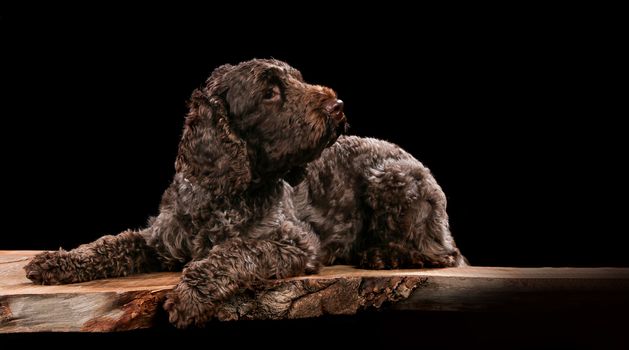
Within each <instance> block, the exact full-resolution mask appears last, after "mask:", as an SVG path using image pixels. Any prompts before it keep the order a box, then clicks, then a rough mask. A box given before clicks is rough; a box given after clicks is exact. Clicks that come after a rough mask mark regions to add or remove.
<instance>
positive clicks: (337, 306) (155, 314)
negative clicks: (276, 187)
mask: <svg viewBox="0 0 629 350" xmlns="http://www.w3.org/2000/svg"><path fill="white" fill-rule="evenodd" d="M35 253H37V252H32V251H29V252H24V251H0V333H12V332H40V331H58V332H64V331H81V332H112V331H125V330H132V329H140V328H148V327H153V326H155V325H159V324H166V315H165V313H164V312H163V311H162V309H161V305H162V303H163V299H164V297H165V295H166V292H167V291H168V290H170V289H171V288H172V287H173V286H174V285H175V284H176V282H177V279H178V274H176V273H158V274H149V275H138V276H132V277H128V278H119V279H108V280H101V281H92V282H87V283H80V284H75V285H66V286H35V285H33V284H32V283H30V281H28V280H27V279H26V278H25V277H24V273H23V270H22V267H23V266H24V265H25V264H26V263H27V262H28V260H29V258H30V257H32V255H34V254H35ZM627 295H629V269H625V268H585V269H578V268H527V269H517V268H490V267H485V268H483V267H480V268H479V267H474V268H459V269H437V270H395V271H366V270H357V269H353V268H351V267H347V266H335V267H329V268H326V269H324V270H323V271H322V273H321V274H319V275H314V276H302V277H297V278H292V279H286V280H279V281H273V282H271V285H270V286H269V287H268V288H267V289H265V290H262V291H258V292H255V293H254V292H246V293H242V294H240V295H238V296H236V297H234V298H233V299H231V300H230V301H229V302H227V303H225V304H224V305H223V306H222V307H221V309H220V310H219V312H218V319H219V320H238V319H246V320H253V319H294V318H305V317H318V316H321V315H326V314H329V315H339V314H343V315H351V314H355V313H357V312H359V311H361V310H364V309H378V308H381V307H384V306H388V308H389V309H395V310H415V311H416V310H424V311H444V310H445V311H474V310H504V309H507V310H528V309H539V308H540V307H546V308H548V307H554V308H565V307H583V306H584V305H586V306H593V307H599V306H600V307H603V306H605V305H614V306H621V307H626V306H627Z"/></svg>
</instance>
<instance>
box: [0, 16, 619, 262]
mask: <svg viewBox="0 0 629 350" xmlns="http://www.w3.org/2000/svg"><path fill="white" fill-rule="evenodd" d="M234 10H235V9H234ZM405 11H406V10H405V9H398V10H396V11H395V12H394V13H393V12H388V11H385V12H382V13H378V16H377V17H374V16H376V13H371V16H372V17H367V16H358V15H357V14H354V18H353V19H352V20H353V21H354V20H355V21H356V22H355V23H349V22H348V23H340V22H339V23H335V22H334V21H328V20H315V19H305V18H303V19H301V18H293V19H292V20H291V19H289V18H291V17H288V16H285V15H282V16H281V20H279V18H280V15H279V14H278V15H277V16H278V18H275V17H273V16H270V17H268V18H267V17H258V16H256V17H246V18H242V19H241V20H239V21H231V20H229V19H228V18H215V16H214V15H212V16H210V17H211V19H208V18H207V16H206V14H204V13H201V11H200V10H199V11H197V10H194V9H190V10H189V11H186V12H181V13H177V12H169V11H165V10H162V11H154V12H150V11H147V12H133V13H126V12H120V11H116V12H107V11H95V10H92V11H86V12H85V13H83V14H82V15H74V14H71V12H67V13H63V12H61V13H54V14H52V13H51V14H45V13H44V14H39V15H37V16H35V15H32V14H28V15H24V14H21V15H16V16H13V15H5V16H4V17H3V18H2V25H3V36H4V38H3V46H4V48H3V52H4V53H3V56H4V59H3V60H4V61H5V63H4V64H3V70H4V71H5V72H4V73H3V75H4V77H5V79H3V80H4V81H5V82H8V86H7V89H6V90H5V91H7V92H6V93H5V96H7V98H6V99H3V100H4V101H3V109H4V111H3V112H2V124H3V128H2V129H3V136H4V137H3V147H2V152H3V155H2V156H3V159H4V164H3V171H2V172H3V176H4V177H5V180H4V181H3V185H4V191H3V198H4V205H5V208H4V209H3V217H4V220H5V222H6V227H11V229H5V232H3V234H2V236H1V238H0V239H1V241H0V248H2V249H57V248H59V247H60V246H61V247H64V248H66V249H67V248H72V247H74V246H76V245H78V244H80V243H84V242H89V241H91V240H94V239H96V238H97V237H99V236H100V235H103V234H114V233H117V232H120V231H122V230H124V229H127V228H139V227H141V226H142V225H144V223H145V221H146V219H147V218H148V216H150V215H154V214H156V213H157V207H158V204H159V200H160V196H161V193H162V192H163V190H164V189H165V188H166V186H167V185H168V183H169V181H170V180H171V178H172V176H173V174H174V169H173V163H174V157H175V154H176V150H177V143H178V139H179V137H180V133H181V128H182V121H183V116H184V114H185V112H186V108H185V101H186V99H187V98H188V97H189V95H190V93H191V91H192V90H193V89H194V88H196V87H198V86H200V85H201V84H202V83H203V82H204V80H205V78H206V77H207V76H208V75H209V74H210V73H211V71H212V70H213V69H214V68H215V67H217V66H218V65H220V64H223V63H238V62H240V61H242V60H247V59H250V58H253V57H258V58H264V57H274V58H277V59H281V60H285V61H287V62H289V63H290V64H291V65H293V66H295V67H296V68H298V69H300V70H301V71H302V73H303V75H304V77H305V79H306V80H307V81H310V82H314V83H318V84H322V85H327V86H330V87H332V88H334V89H335V90H336V91H337V92H338V94H339V97H340V98H341V99H343V100H344V101H345V105H346V115H347V116H348V119H349V121H350V124H351V126H352V128H351V131H350V132H351V133H352V134H356V135H361V136H371V137H377V138H382V139H385V140H389V141H392V142H394V143H397V144H399V145H400V146H402V147H403V148H405V149H406V150H408V151H409V152H411V153H412V154H413V155H415V157H416V158H418V159H419V160H421V161H422V162H423V163H424V164H425V165H426V166H428V167H429V168H430V169H431V170H432V171H433V173H434V175H435V177H436V178H437V180H438V181H439V182H440V184H441V185H442V187H443V188H444V190H445V192H446V194H447V196H448V200H449V212H450V217H451V226H452V231H453V234H454V236H455V238H456V240H457V242H458V244H459V246H460V248H461V250H462V251H463V253H464V254H465V255H466V256H467V257H468V258H469V260H470V261H471V263H472V264H474V265H503V266H601V265H629V257H628V254H624V253H623V252H624V247H623V245H622V244H621V241H622V240H623V238H624V235H625V233H626V229H624V228H623V227H622V226H621V225H620V222H621V220H622V219H623V215H624V210H623V209H621V208H624V199H623V196H624V193H625V188H624V186H621V181H620V180H622V179H624V178H625V177H626V171H625V170H623V169H622V168H623V167H624V164H623V163H624V160H625V158H626V157H625V152H623V151H622V149H623V146H624V143H625V142H624V134H625V133H624V128H621V127H620V126H619V125H618V124H619V121H620V118H621V114H620V112H619V111H618V110H616V108H615V104H617V103H618V100H619V99H620V92H619V91H617V90H616V88H615V86H616V83H617V82H620V81H621V78H620V76H619V74H620V72H619V70H620V68H621V65H620V61H621V57H620V56H619V55H620V48H619V46H618V45H617V44H616V43H615V42H614V39H613V37H612V36H611V35H612V34H613V31H614V28H613V26H611V25H609V26H608V27H606V26H601V24H600V23H590V22H588V21H581V22H579V21H576V22H570V21H569V20H565V21H564V20H562V21H557V20H556V18H552V17H550V18H544V17H543V16H533V17H527V16H524V17H522V18H518V17H514V16H505V17H504V18H500V17H492V16H489V17H487V16H486V17H478V16H467V15H466V14H459V16H454V15H452V14H443V15H442V16H441V17H434V18H432V17H430V16H427V15H425V14H421V15H420V16H419V17H417V18H413V15H412V13H408V12H405ZM409 11H410V10H409ZM375 12H378V10H375ZM404 13H406V15H404ZM216 15H217V16H218V14H216ZM564 17H566V18H569V16H564ZM335 24H338V26H335ZM237 27H238V28H241V29H242V30H243V32H242V33H239V32H238V31H237V29H236V28H237ZM618 200H619V201H620V203H616V201H618Z"/></svg>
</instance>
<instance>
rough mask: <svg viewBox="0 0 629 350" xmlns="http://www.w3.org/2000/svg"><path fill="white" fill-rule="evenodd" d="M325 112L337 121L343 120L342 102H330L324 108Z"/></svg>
mask: <svg viewBox="0 0 629 350" xmlns="http://www.w3.org/2000/svg"><path fill="white" fill-rule="evenodd" d="M325 111H326V112H327V113H328V114H329V115H330V117H332V118H334V119H335V120H337V121H340V120H342V119H343V101H341V100H334V101H330V102H329V103H328V104H327V105H326V106H325Z"/></svg>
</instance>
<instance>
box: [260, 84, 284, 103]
mask: <svg viewBox="0 0 629 350" xmlns="http://www.w3.org/2000/svg"><path fill="white" fill-rule="evenodd" d="M280 96H281V93H280V87H279V86H277V85H274V86H273V87H272V88H269V89H267V90H266V91H265V92H264V96H263V97H262V98H264V99H265V100H267V101H275V100H279V98H280Z"/></svg>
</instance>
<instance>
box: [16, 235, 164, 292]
mask: <svg viewBox="0 0 629 350" xmlns="http://www.w3.org/2000/svg"><path fill="white" fill-rule="evenodd" d="M159 266H160V264H159V262H158V261H157V258H156V253H155V251H154V250H153V248H151V247H149V246H148V245H147V244H146V241H145V239H144V237H143V236H142V234H141V233H140V232H133V231H126V232H123V233H120V234H118V235H116V236H104V237H101V238H99V239H97V240H96V241H94V242H92V243H88V244H83V245H81V246H79V247H78V248H76V249H73V250H70V251H65V250H59V251H52V252H44V253H41V254H38V255H36V256H35V257H34V258H33V260H31V261H30V262H29V263H28V264H27V265H26V266H25V267H24V269H25V270H26V277H28V278H29V279H30V280H31V281H33V282H34V283H37V284H65V283H77V282H84V281H90V280H94V279H99V278H108V277H120V276H127V275H130V274H134V273H142V272H150V271H157V270H159Z"/></svg>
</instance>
